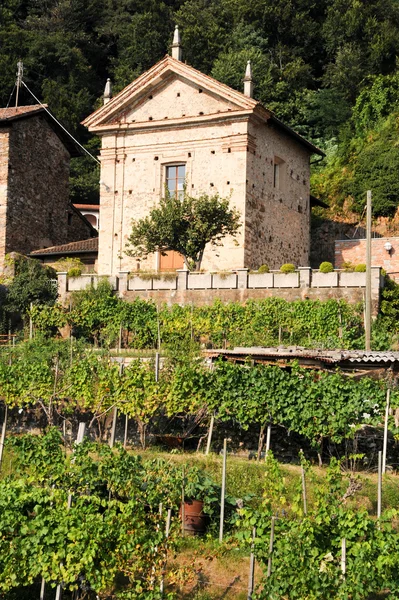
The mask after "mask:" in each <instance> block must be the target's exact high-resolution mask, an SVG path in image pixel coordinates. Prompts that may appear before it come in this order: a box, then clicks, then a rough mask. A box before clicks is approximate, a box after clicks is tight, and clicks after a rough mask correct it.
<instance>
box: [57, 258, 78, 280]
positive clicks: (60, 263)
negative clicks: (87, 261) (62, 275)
mask: <svg viewBox="0 0 399 600" xmlns="http://www.w3.org/2000/svg"><path fill="white" fill-rule="evenodd" d="M54 268H55V270H56V271H66V272H67V273H68V276H69V277H79V275H81V274H82V271H83V268H84V264H83V262H82V261H81V260H80V258H72V257H67V258H60V259H59V260H57V262H56V263H55V264H54ZM73 269H79V271H80V273H79V274H78V275H71V273H70V272H71V271H72V270H73Z"/></svg>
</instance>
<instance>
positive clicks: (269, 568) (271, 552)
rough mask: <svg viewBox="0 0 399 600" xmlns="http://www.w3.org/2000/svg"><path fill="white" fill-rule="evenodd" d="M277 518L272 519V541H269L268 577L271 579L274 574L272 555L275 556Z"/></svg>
mask: <svg viewBox="0 0 399 600" xmlns="http://www.w3.org/2000/svg"><path fill="white" fill-rule="evenodd" d="M275 520H276V517H272V522H271V526H270V541H269V559H268V561H267V577H270V575H271V574H272V554H273V544H274V522H275Z"/></svg>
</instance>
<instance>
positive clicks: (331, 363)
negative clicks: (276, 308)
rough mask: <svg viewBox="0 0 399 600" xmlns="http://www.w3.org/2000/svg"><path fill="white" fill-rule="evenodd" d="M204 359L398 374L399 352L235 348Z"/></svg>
mask: <svg viewBox="0 0 399 600" xmlns="http://www.w3.org/2000/svg"><path fill="white" fill-rule="evenodd" d="M204 354H205V356H208V357H209V358H211V359H215V358H219V357H221V358H223V359H225V360H232V361H234V362H243V361H245V360H247V359H250V360H253V361H254V362H255V363H264V364H279V365H280V366H289V364H291V363H292V361H294V360H296V361H298V363H299V364H300V365H301V366H305V367H309V368H332V367H334V368H335V367H337V368H341V369H343V370H349V371H358V370H369V369H381V368H383V369H384V370H386V369H393V370H395V371H399V352H393V351H387V352H380V351H377V350H374V351H366V350H312V349H308V348H303V347H299V346H289V347H282V346H279V347H275V348H263V347H250V348H242V347H237V348H233V349H231V350H223V349H215V350H204Z"/></svg>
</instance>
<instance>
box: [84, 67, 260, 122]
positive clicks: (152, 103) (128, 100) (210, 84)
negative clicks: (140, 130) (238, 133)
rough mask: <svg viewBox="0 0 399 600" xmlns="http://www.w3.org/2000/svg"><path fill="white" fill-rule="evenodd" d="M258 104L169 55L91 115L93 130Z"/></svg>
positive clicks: (224, 110) (238, 108)
mask: <svg viewBox="0 0 399 600" xmlns="http://www.w3.org/2000/svg"><path fill="white" fill-rule="evenodd" d="M257 105H258V103H257V102H256V101H255V100H254V99H253V98H249V97H247V96H245V95H244V94H241V93H240V92H237V91H236V90H233V89H232V88H229V87H228V86H226V85H224V84H222V83H220V82H218V81H216V80H215V79H213V78H212V77H209V76H207V75H204V74H203V73H200V72H199V71H197V70H196V69H193V68H192V67H190V66H188V65H186V64H184V63H182V62H180V61H178V60H175V59H173V58H171V57H170V56H166V57H165V58H164V59H163V60H162V61H160V62H159V63H157V64H156V65H155V66H154V67H152V68H151V69H150V70H149V71H146V72H145V73H143V75H141V76H140V77H139V78H138V79H136V80H135V81H133V82H132V83H131V84H130V85H128V86H127V87H126V88H125V89H124V90H122V91H121V92H120V93H119V94H117V95H116V96H115V97H114V98H112V100H110V101H109V102H108V103H107V104H105V105H104V106H102V107H101V108H100V109H98V110H97V111H96V112H94V113H93V114H91V115H90V116H89V117H87V118H86V119H85V120H84V121H83V124H84V125H86V127H88V128H89V129H90V130H95V129H96V128H97V127H100V128H102V127H106V126H107V125H109V126H112V125H119V124H129V123H149V122H151V121H153V122H159V121H162V122H164V121H166V120H168V119H169V120H171V119H173V120H174V119H181V118H190V117H197V116H202V115H204V116H207V115H219V114H222V113H228V112H234V111H243V110H244V111H245V110H249V111H251V110H253V109H254V108H255V107H256V106H257Z"/></svg>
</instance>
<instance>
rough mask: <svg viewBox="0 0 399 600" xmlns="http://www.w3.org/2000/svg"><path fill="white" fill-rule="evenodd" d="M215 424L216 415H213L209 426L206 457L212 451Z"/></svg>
mask: <svg viewBox="0 0 399 600" xmlns="http://www.w3.org/2000/svg"><path fill="white" fill-rule="evenodd" d="M214 423H215V415H214V414H213V415H212V416H211V422H210V424H209V431H208V440H207V442H206V451H205V456H208V454H209V452H210V450H211V443H212V434H213V425H214Z"/></svg>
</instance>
